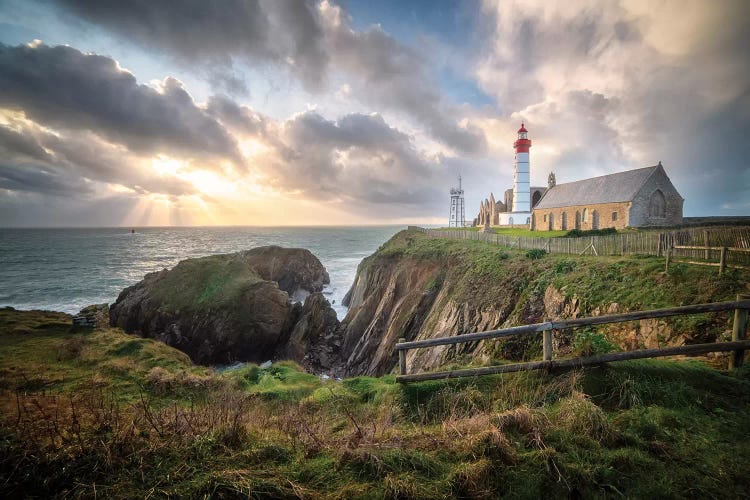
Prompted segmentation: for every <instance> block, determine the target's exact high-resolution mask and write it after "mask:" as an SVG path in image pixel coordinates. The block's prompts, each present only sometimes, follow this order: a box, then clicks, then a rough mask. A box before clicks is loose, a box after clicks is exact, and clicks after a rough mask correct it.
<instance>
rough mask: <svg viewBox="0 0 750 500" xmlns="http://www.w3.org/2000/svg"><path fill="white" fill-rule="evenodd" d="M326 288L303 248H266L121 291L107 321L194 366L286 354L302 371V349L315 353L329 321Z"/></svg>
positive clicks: (196, 262) (203, 262)
mask: <svg viewBox="0 0 750 500" xmlns="http://www.w3.org/2000/svg"><path fill="white" fill-rule="evenodd" d="M328 282H329V278H328V273H327V272H326V270H325V268H324V267H323V265H322V264H321V263H320V261H319V260H318V259H317V258H316V257H315V256H314V255H313V254H312V253H310V252H309V251H307V250H303V249H296V248H291V249H287V248H281V247H277V246H272V247H261V248H255V249H253V250H249V251H245V252H239V253H234V254H227V255H213V256H210V257H202V258H197V259H188V260H184V261H181V262H180V263H179V264H177V265H176V266H175V267H174V268H173V269H171V270H166V269H165V270H163V271H159V272H155V273H150V274H147V275H146V276H145V277H144V279H143V280H142V281H141V282H139V283H137V284H135V285H133V286H131V287H128V288H126V289H125V290H123V291H122V293H120V295H119V297H118V298H117V301H116V302H115V303H114V304H113V305H112V306H111V308H110V322H111V324H112V325H113V326H118V327H121V328H122V329H123V330H125V331H126V332H128V333H134V334H137V335H140V336H143V337H150V338H155V339H158V340H161V341H163V342H165V343H166V344H169V345H171V346H173V347H175V348H177V349H180V350H181V351H183V352H185V353H187V354H188V355H189V356H190V358H191V359H192V360H193V361H194V362H196V363H200V364H230V363H234V362H237V361H251V362H263V361H266V360H268V359H272V358H278V357H279V356H287V355H288V356H289V357H288V358H287V359H294V360H295V361H298V362H302V363H303V364H304V356H305V352H304V350H305V349H304V346H307V347H314V346H313V345H312V344H314V343H315V342H316V341H318V340H319V339H323V338H324V337H325V336H326V335H328V334H329V332H330V331H331V324H332V323H331V319H332V320H334V321H335V319H336V315H335V312H334V311H333V309H331V307H330V305H329V304H328V302H327V301H326V300H325V299H324V298H323V297H322V294H319V293H318V292H320V290H322V288H323V286H324V285H325V284H327V283H328ZM300 294H304V295H309V297H308V298H307V300H306V301H305V304H304V305H301V304H299V303H295V301H293V300H291V297H292V296H293V295H300ZM310 294H312V295H310ZM331 315H332V318H331ZM321 318H323V319H321ZM334 329H335V328H334ZM290 339H294V340H293V342H294V344H295V347H294V348H289V346H288V345H287V344H288V342H289V341H290ZM331 362H335V359H334V360H332V361H331ZM316 363H317V361H316Z"/></svg>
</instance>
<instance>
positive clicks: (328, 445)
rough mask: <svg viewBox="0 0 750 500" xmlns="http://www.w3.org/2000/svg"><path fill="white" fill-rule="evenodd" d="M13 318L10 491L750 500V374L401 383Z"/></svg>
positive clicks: (4, 374) (7, 345) (527, 376)
mask: <svg viewBox="0 0 750 500" xmlns="http://www.w3.org/2000/svg"><path fill="white" fill-rule="evenodd" d="M69 319H70V318H69V317H67V316H65V315H62V314H57V313H44V312H38V311H35V312H18V311H13V310H9V309H6V310H2V311H0V320H1V322H0V383H1V386H2V388H3V389H2V392H3V394H2V397H1V398H0V401H2V403H0V421H1V422H2V425H1V426H0V493H2V495H3V496H4V497H17V496H21V495H26V496H40V497H50V496H58V497H63V496H64V497H93V496H102V497H108V498H118V497H129V498H130V497H147V496H149V495H151V496H162V497H163V496H178V497H190V498H193V497H204V496H211V497H221V498H224V497H247V496H251V497H254V498H289V497H304V498H449V497H461V498H478V497H496V496H509V497H516V498H538V497H540V496H550V497H560V496H584V497H598V496H626V497H641V498H643V497H686V496H696V497H701V498H703V497H722V498H724V497H729V498H732V497H743V496H747V494H748V493H749V492H750V479H749V478H748V477H747V474H746V473H745V469H746V465H747V463H748V460H750V446H748V445H747V439H746V436H747V435H748V431H750V427H749V425H750V424H748V422H750V371H748V370H743V371H740V372H739V373H736V374H729V373H723V372H720V371H716V370H714V369H711V368H708V367H706V366H704V365H703V364H701V363H700V362H697V361H641V362H630V363H621V364H617V365H612V366H609V367H604V368H600V369H592V370H588V371H577V372H568V373H563V374H556V375H550V374H544V373H516V374H506V375H497V376H491V377H483V378H479V379H465V380H457V381H436V382H424V383H418V384H409V385H405V386H402V385H399V384H397V383H395V381H394V377H393V376H386V377H382V378H370V377H356V378H352V379H346V380H343V381H335V380H322V379H321V378H319V377H317V376H313V375H310V374H305V373H303V372H301V371H300V370H299V368H297V367H296V366H295V365H293V364H291V363H277V364H274V365H272V366H270V367H266V368H260V367H259V366H255V365H249V366H245V367H243V368H241V369H238V370H230V371H226V372H224V373H216V372H214V371H212V370H208V369H205V368H197V367H193V366H191V365H190V364H189V362H188V361H187V360H186V359H185V356H184V355H182V354H181V353H179V352H177V351H174V350H173V349H171V348H169V347H167V346H165V345H162V344H159V343H158V342H155V341H151V340H146V339H137V338H133V337H130V336H128V335H125V334H124V333H122V332H120V331H117V330H114V329H112V330H103V331H90V330H84V331H75V330H72V329H71V328H70V327H69V326H68V325H69Z"/></svg>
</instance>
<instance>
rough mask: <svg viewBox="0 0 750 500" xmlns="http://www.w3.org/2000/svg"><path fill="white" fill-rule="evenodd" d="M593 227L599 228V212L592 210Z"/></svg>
mask: <svg viewBox="0 0 750 500" xmlns="http://www.w3.org/2000/svg"><path fill="white" fill-rule="evenodd" d="M591 229H599V212H598V211H596V210H594V211H593V212H591Z"/></svg>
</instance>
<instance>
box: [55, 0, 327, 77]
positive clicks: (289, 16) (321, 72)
mask: <svg viewBox="0 0 750 500" xmlns="http://www.w3.org/2000/svg"><path fill="white" fill-rule="evenodd" d="M53 3H56V4H58V5H60V6H61V7H63V8H64V9H65V10H66V11H67V12H70V13H72V14H74V15H75V16H77V17H79V18H81V19H84V20H86V21H89V22H91V23H94V24H97V25H99V26H102V27H104V28H106V29H109V30H112V31H114V32H116V33H118V34H120V35H122V36H123V37H125V38H127V39H128V40H131V41H135V42H136V43H138V44H140V45H141V46H143V47H144V48H146V49H148V50H153V49H154V48H156V49H158V50H160V51H165V52H167V53H168V54H172V55H173V56H175V57H176V58H177V59H178V60H180V61H181V62H183V63H186V64H190V65H193V64H195V63H196V62H197V63H201V64H207V65H209V66H215V67H216V66H231V65H232V63H233V62H235V61H241V60H242V61H244V60H247V59H248V58H249V59H252V60H255V61H267V62H271V63H276V64H281V65H284V66H287V67H289V68H290V69H291V70H292V71H293V72H294V73H295V74H296V75H298V76H299V77H300V78H301V80H302V81H303V82H304V83H305V84H306V85H307V86H308V88H318V87H320V85H321V82H322V81H323V79H324V76H325V71H326V65H327V59H328V55H327V54H326V52H325V50H324V48H323V46H322V32H321V29H320V24H319V22H318V19H317V10H316V8H315V5H314V3H313V2H310V1H304V0H262V1H258V0H222V1H220V2H211V1H206V0H182V1H179V2H172V1H167V0H137V1H129V2H123V1H118V0H53ZM218 74H219V75H221V74H222V71H221V69H219V70H218ZM234 83H237V82H236V81H235V82H234Z"/></svg>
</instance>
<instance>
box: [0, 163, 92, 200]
mask: <svg viewBox="0 0 750 500" xmlns="http://www.w3.org/2000/svg"><path fill="white" fill-rule="evenodd" d="M0 188H1V189H7V190H9V191H25V192H31V193H40V194H44V195H54V196H71V195H87V194H90V193H91V192H92V187H91V186H90V185H89V184H88V183H85V182H83V181H81V182H77V181H76V179H75V178H71V177H70V176H67V175H64V174H59V173H55V172H49V171H47V170H46V169H45V168H44V167H41V166H39V165H35V164H28V163H20V164H15V165H7V164H5V163H4V162H2V161H0Z"/></svg>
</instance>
